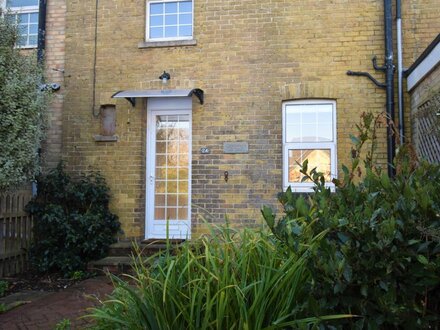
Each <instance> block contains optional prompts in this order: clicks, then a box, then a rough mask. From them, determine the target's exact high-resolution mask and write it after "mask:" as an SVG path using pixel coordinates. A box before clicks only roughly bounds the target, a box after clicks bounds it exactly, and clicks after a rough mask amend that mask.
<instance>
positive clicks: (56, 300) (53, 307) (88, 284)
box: [0, 277, 113, 330]
mask: <svg viewBox="0 0 440 330" xmlns="http://www.w3.org/2000/svg"><path fill="white" fill-rule="evenodd" d="M112 289H113V286H112V284H111V282H110V280H109V279H108V278H106V277H96V278H91V279H88V280H85V281H83V282H81V283H78V284H76V285H74V286H72V287H70V288H67V289H66V290H64V291H60V292H54V293H51V294H49V295H47V296H45V297H41V298H39V299H37V300H35V301H33V302H31V303H29V304H26V305H22V306H20V307H17V308H15V309H13V310H11V311H9V312H7V313H5V314H0V329H2V330H3V329H4V330H14V329H20V330H22V329H54V327H55V325H56V324H57V323H58V322H60V321H61V320H63V319H70V321H71V324H72V329H81V328H82V327H84V326H85V325H87V324H88V323H90V320H89V319H78V317H79V316H82V315H84V313H85V309H86V308H89V307H92V306H94V305H96V303H97V302H96V299H94V298H92V297H90V295H93V296H95V297H98V298H99V299H101V300H105V296H106V295H107V294H109V293H111V292H112Z"/></svg>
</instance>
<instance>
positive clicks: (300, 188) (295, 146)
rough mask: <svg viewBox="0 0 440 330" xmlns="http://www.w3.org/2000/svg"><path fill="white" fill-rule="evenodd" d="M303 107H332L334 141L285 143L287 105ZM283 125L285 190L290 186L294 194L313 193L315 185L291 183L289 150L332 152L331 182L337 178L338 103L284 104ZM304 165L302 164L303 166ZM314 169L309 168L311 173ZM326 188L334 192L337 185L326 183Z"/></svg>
mask: <svg viewBox="0 0 440 330" xmlns="http://www.w3.org/2000/svg"><path fill="white" fill-rule="evenodd" d="M295 104H298V105H302V104H316V105H319V104H331V105H332V120H333V141H328V142H285V141H286V133H287V132H286V124H287V119H286V117H287V115H286V106H287V105H295ZM282 125H283V136H282V139H283V190H286V189H287V188H288V187H289V186H290V187H291V189H292V191H293V192H312V191H313V187H314V186H315V184H314V183H311V182H289V150H304V149H305V150H307V149H308V150H317V149H327V150H330V180H333V179H335V178H337V176H338V175H337V154H336V153H337V138H336V137H337V134H336V102H335V101H331V100H301V101H290V102H285V103H283V107H282ZM301 165H302V164H301ZM311 169H312V168H309V169H308V171H310V170H311ZM325 186H326V187H329V188H330V189H331V190H332V191H334V189H335V185H334V183H332V182H326V183H325Z"/></svg>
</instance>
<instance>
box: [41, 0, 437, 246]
mask: <svg viewBox="0 0 440 330" xmlns="http://www.w3.org/2000/svg"><path fill="white" fill-rule="evenodd" d="M64 6H65V7H64ZM383 7H384V1H379V0H378V1H346V0H335V1H328V0H326V1H320V0H318V1H284V0H271V1H264V2H263V1H256V0H242V1H230V0H203V1H199V0H192V1H191V0H163V1H159V0H141V1H139V0H129V1H126V0H125V1H122V0H96V1H68V2H67V4H65V3H64V1H48V8H49V13H51V10H52V15H53V16H52V20H51V19H50V14H49V18H48V32H47V45H49V42H50V41H51V40H53V39H52V38H54V39H56V38H59V39H60V43H59V44H58V45H59V48H56V47H58V46H54V48H51V47H49V46H48V47H47V54H46V60H47V63H48V68H49V69H48V72H51V74H54V75H56V77H54V79H55V78H56V79H60V82H61V84H62V93H61V95H60V96H59V97H57V98H59V100H58V99H57V100H56V102H57V101H60V103H59V104H63V106H62V107H61V106H58V105H57V104H56V103H55V105H54V108H53V117H52V118H53V122H54V124H53V125H52V128H51V131H50V133H49V137H48V140H47V143H46V145H47V148H46V154H47V158H46V159H47V160H48V165H49V166H53V164H54V163H55V162H56V160H57V159H58V158H61V159H63V160H64V161H65V165H66V168H67V169H68V171H70V172H72V173H80V172H87V171H90V170H99V171H101V172H102V174H103V175H104V176H105V178H106V179H107V182H108V184H109V185H110V188H111V192H112V209H113V211H114V212H115V213H116V214H118V215H119V217H120V220H121V222H122V226H123V230H124V236H125V237H127V238H134V237H136V238H144V237H145V238H161V237H164V236H165V235H166V232H167V231H169V233H170V235H172V236H173V237H181V238H186V237H190V236H191V235H192V236H197V235H199V234H200V233H203V232H204V231H205V230H206V226H205V222H210V223H223V222H224V221H225V219H226V218H227V219H228V221H229V222H230V223H232V224H233V225H234V226H252V225H255V224H258V223H261V216H260V211H259V210H260V208H261V206H262V205H265V204H268V205H273V206H276V205H277V202H276V195H277V193H278V192H279V191H281V190H283V189H285V188H286V187H287V186H289V185H290V186H292V188H293V189H294V190H296V191H307V190H308V189H310V185H309V184H308V183H301V182H300V176H299V174H298V170H299V168H298V166H297V165H296V164H297V162H302V161H303V160H304V159H309V161H310V162H311V163H312V164H311V165H313V166H318V168H319V169H320V170H322V171H323V172H325V173H326V175H327V179H328V181H329V182H330V181H331V178H333V177H337V175H338V171H339V169H340V167H341V164H344V163H348V162H349V161H350V148H351V141H350V136H349V135H350V134H353V133H355V132H356V129H355V124H356V123H358V122H359V118H360V115H361V113H362V112H364V111H373V112H376V113H379V112H383V111H385V102H386V96H385V90H383V89H381V88H379V87H377V86H375V85H374V84H373V83H372V82H371V81H369V80H368V79H366V78H364V77H355V76H348V75H347V74H346V72H347V71H348V70H353V71H365V72H368V71H369V72H372V73H373V75H374V76H375V77H376V78H377V79H378V80H381V81H383V80H384V79H385V78H384V75H383V74H382V72H380V71H378V72H374V69H373V68H372V64H371V59H372V57H373V56H374V55H377V56H378V62H379V64H382V62H383V61H384V23H383V22H384V8H383ZM64 8H65V9H64ZM58 11H59V14H56V13H57V12H58ZM402 13H403V23H402V26H403V45H404V49H403V55H404V58H403V61H404V63H412V62H413V61H414V60H415V59H416V58H417V57H418V56H419V55H420V53H421V52H422V51H423V50H424V49H425V48H426V46H427V45H428V44H429V43H430V42H431V41H432V40H433V39H434V38H435V36H436V35H437V34H438V32H439V31H440V7H439V6H438V0H426V1H420V0H417V1H416V0H411V1H404V2H403V3H402ZM57 15H59V16H57ZM64 15H65V16H64ZM64 19H65V34H64V35H63V33H64V30H63V28H62V27H61V26H62V25H63V24H64ZM51 24H53V25H51ZM57 24H60V27H59V30H57V29H56V25H57ZM51 27H52V34H51ZM56 31H58V32H56ZM64 38H65V39H64ZM64 42H65V47H64ZM64 50H65V53H64ZM51 52H52V53H51ZM50 54H52V55H50ZM57 60H58V61H59V63H57V64H49V63H50V61H57ZM51 67H56V68H60V69H61V67H63V71H64V75H59V74H60V73H61V71H53V70H52V71H50V68H51ZM164 71H165V72H164ZM163 74H164V75H163ZM167 74H169V76H168V75H167ZM159 76H161V77H162V78H168V79H166V80H167V81H166V84H164V80H165V79H159ZM406 98H407V96H406ZM406 104H408V102H406ZM406 118H409V117H408V113H406ZM406 127H409V125H406ZM406 133H407V135H408V136H409V131H407V132H406ZM379 139H380V140H379V141H380V143H379V158H378V161H379V163H380V165H382V166H384V167H386V165H387V152H386V149H387V136H386V129H385V128H383V129H382V130H381V131H380V132H379ZM329 185H330V186H331V184H329ZM167 220H168V226H167V225H166V222H167Z"/></svg>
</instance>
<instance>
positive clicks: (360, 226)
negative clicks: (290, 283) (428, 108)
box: [262, 114, 440, 329]
mask: <svg viewBox="0 0 440 330" xmlns="http://www.w3.org/2000/svg"><path fill="white" fill-rule="evenodd" d="M376 123H377V122H376V121H375V120H374V117H373V116H372V115H371V114H366V115H364V116H363V124H362V125H359V126H358V128H359V130H360V134H359V138H352V140H353V141H354V142H355V144H354V148H353V152H352V153H353V156H354V158H353V162H352V165H351V168H347V167H345V166H343V167H342V169H343V172H344V175H343V180H340V181H338V180H335V181H334V182H335V185H336V187H337V189H336V192H335V193H331V192H330V190H329V189H326V188H325V186H324V184H323V176H322V174H321V173H318V172H317V171H316V169H312V170H311V171H310V173H308V169H307V162H305V163H304V164H303V169H302V173H303V174H304V175H305V176H307V177H308V178H310V179H312V180H313V181H314V182H315V184H316V188H315V192H314V193H313V194H310V195H309V196H306V197H305V196H298V195H296V194H294V193H292V191H291V190H290V189H288V190H287V191H286V192H285V193H281V194H280V196H279V201H280V202H281V204H282V206H283V208H284V215H283V216H282V217H281V218H280V219H278V220H276V219H275V215H274V214H273V212H272V211H271V210H270V209H269V208H267V207H265V208H264V209H263V210H262V213H263V216H264V218H265V220H266V222H267V224H268V225H269V227H270V228H271V230H272V231H273V233H274V234H275V235H276V236H277V237H278V239H280V240H281V241H282V242H284V243H285V244H286V245H287V246H289V247H290V248H291V250H293V251H294V253H296V251H299V250H301V249H303V248H304V246H306V245H308V244H309V243H310V241H311V240H312V239H313V237H315V236H316V235H318V234H319V233H321V232H323V231H327V234H326V236H325V238H324V239H323V240H321V241H320V242H319V246H318V248H317V250H316V253H315V254H314V257H312V258H311V259H309V264H308V267H309V270H310V272H311V273H312V274H313V279H312V281H311V285H310V290H311V291H310V293H311V297H312V299H311V302H313V303H312V305H310V306H311V307H314V306H315V307H316V308H318V310H320V311H322V310H324V311H325V312H327V313H338V312H341V311H344V312H346V311H349V312H350V313H353V314H357V315H362V316H364V318H362V319H360V320H357V321H354V319H352V320H351V321H350V322H353V324H351V325H350V328H358V329H361V328H368V329H377V328H384V327H385V328H386V327H399V326H400V327H404V328H408V329H414V328H421V327H429V325H432V324H435V322H437V321H438V320H439V306H440V304H439V303H440V241H439V239H438V237H439V232H440V230H439V229H440V166H438V165H430V164H427V163H425V162H422V163H420V164H418V166H415V165H416V163H415V158H414V157H413V155H412V153H411V152H410V149H408V148H407V149H406V150H400V153H399V155H398V158H399V159H398V163H397V164H396V165H397V169H398V174H397V175H396V177H395V178H394V179H390V178H389V177H388V176H387V175H386V174H384V173H381V171H380V169H378V168H376V167H375V166H374V165H373V164H374V161H373V156H374V147H375V142H374V141H373V142H371V141H368V140H369V139H371V138H374V135H375V133H374V130H375V124H376ZM367 142H369V143H367ZM367 144H368V145H369V146H371V148H372V149H370V151H369V153H368V154H367V157H365V159H364V160H363V162H362V163H363V167H360V165H359V164H360V163H361V159H360V155H361V149H362V148H363V147H365V146H366V145H367ZM404 149H405V148H404ZM362 172H363V173H364V174H362ZM361 174H362V175H361Z"/></svg>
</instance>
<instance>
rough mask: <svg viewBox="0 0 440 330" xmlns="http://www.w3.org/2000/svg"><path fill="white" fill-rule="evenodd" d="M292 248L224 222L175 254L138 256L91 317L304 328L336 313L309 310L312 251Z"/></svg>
mask: <svg viewBox="0 0 440 330" xmlns="http://www.w3.org/2000/svg"><path fill="white" fill-rule="evenodd" d="M286 249H287V248H286V247H285V245H283V244H280V243H278V241H277V240H274V239H273V237H272V236H271V235H269V234H268V233H266V232H259V231H251V230H243V231H240V232H238V231H234V230H232V229H230V228H223V229H218V230H216V231H215V232H214V231H213V233H212V235H211V236H209V237H204V238H201V239H199V240H196V241H194V242H188V243H186V244H185V245H183V247H182V248H181V249H180V250H179V251H178V252H177V254H176V255H172V254H171V253H170V252H169V251H168V252H166V253H165V254H163V255H160V256H156V257H154V258H150V259H149V260H147V262H146V263H145V262H142V261H141V258H137V259H136V262H135V265H134V269H135V272H136V273H135V275H134V276H133V277H132V278H131V281H130V282H131V285H128V284H127V283H126V282H124V281H122V280H120V279H115V285H116V290H115V292H114V293H113V297H112V299H111V300H109V301H107V302H106V303H105V304H104V305H103V306H102V307H101V308H98V309H95V310H94V311H93V314H92V316H93V317H94V318H96V319H97V320H98V326H97V328H100V329H109V328H112V329H173V330H174V329H194V330H195V329H285V328H286V327H288V328H292V327H293V328H302V327H306V326H309V325H311V324H317V323H319V322H321V321H322V320H325V319H333V318H337V317H336V316H327V317H325V318H321V319H320V318H318V317H310V316H313V315H310V313H308V311H305V310H304V307H303V306H305V301H306V300H307V299H308V291H307V289H308V285H307V283H308V279H309V273H308V272H307V270H306V267H305V263H306V258H307V255H308V254H307V253H304V254H302V255H300V256H297V255H295V254H293V253H291V252H290V251H287V250H286ZM338 317H347V315H345V316H338Z"/></svg>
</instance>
